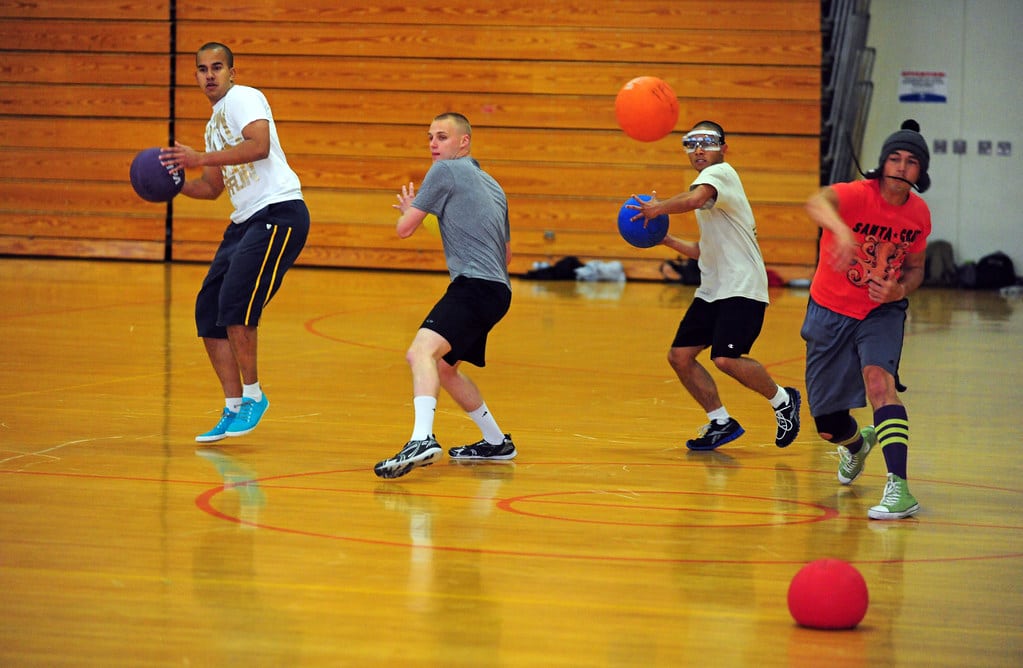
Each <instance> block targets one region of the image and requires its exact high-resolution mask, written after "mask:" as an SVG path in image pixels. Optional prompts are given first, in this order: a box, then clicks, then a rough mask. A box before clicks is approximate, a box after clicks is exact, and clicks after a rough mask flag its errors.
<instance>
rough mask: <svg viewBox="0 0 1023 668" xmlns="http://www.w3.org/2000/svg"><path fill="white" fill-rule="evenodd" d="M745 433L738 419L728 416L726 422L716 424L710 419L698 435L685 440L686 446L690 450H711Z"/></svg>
mask: <svg viewBox="0 0 1023 668" xmlns="http://www.w3.org/2000/svg"><path fill="white" fill-rule="evenodd" d="M745 433H746V430H745V429H743V428H742V425H740V424H739V421H738V420H736V419H735V418H731V417H730V418H728V422H726V423H724V424H718V423H717V422H715V421H714V420H711V421H710V423H709V424H705V425H703V427H702V428H701V429H700V435H699V436H698V437H697V438H692V439H689V440H688V441H686V447H687V448H689V449H690V450H697V451H701V450H713V449H715V448H717V447H718V446H721V445H724V444H725V443H731V442H732V441H734V440H735V439H737V438H739V437H740V436H742V435H743V434H745Z"/></svg>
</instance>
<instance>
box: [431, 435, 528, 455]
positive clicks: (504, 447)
mask: <svg viewBox="0 0 1023 668" xmlns="http://www.w3.org/2000/svg"><path fill="white" fill-rule="evenodd" d="M517 454H519V453H518V452H517V451H516V450H515V444H514V443H512V439H511V434H505V435H504V441H503V442H502V443H501V444H500V445H494V444H492V443H487V442H486V440H482V441H476V442H475V443H473V444H472V445H462V446H459V447H457V448H451V449H450V450H448V456H450V457H451V458H452V459H458V460H462V461H473V460H480V459H515V455H517Z"/></svg>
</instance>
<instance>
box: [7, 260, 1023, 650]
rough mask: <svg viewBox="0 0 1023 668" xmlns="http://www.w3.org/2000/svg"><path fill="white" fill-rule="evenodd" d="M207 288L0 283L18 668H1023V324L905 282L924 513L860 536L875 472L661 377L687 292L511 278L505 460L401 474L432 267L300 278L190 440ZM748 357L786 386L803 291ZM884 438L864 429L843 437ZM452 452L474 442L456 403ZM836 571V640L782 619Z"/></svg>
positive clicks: (993, 297) (211, 386) (132, 266)
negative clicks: (230, 408)
mask: <svg viewBox="0 0 1023 668" xmlns="http://www.w3.org/2000/svg"><path fill="white" fill-rule="evenodd" d="M204 270H205V267H204V266H199V265H190V264H173V265H163V264H145V263H119V262H92V261H79V260H33V259H12V258H7V259H0V298H2V303H3V309H2V312H0V339H2V341H3V342H4V346H5V348H6V351H7V352H6V353H5V354H4V356H3V358H2V362H0V473H2V475H0V587H2V589H3V604H2V606H0V664H2V665H4V666H94V665H96V666H104V665H109V666H118V665H119V666H228V665H242V666H405V667H414V666H544V667H549V666H687V665H691V666H818V665H827V666H870V667H873V666H920V665H928V666H937V665H943V666H967V665H970V666H1018V665H1020V664H1021V662H1023V509H1021V508H1023V503H1021V502H1023V499H1021V492H1023V483H1021V482H1020V464H1019V462H1020V457H1021V456H1023V455H1021V454H1020V450H1019V449H1018V448H1019V447H1020V443H1021V441H1023V420H1021V418H1020V405H1021V404H1023V390H1021V389H1020V388H1021V383H1020V378H1021V377H1023V354H1021V348H1023V301H1020V300H1019V299H1018V298H1016V299H1006V298H1002V297H1000V296H999V295H998V294H997V293H975V292H961V291H944V290H923V291H921V292H919V293H918V294H917V295H915V296H914V297H913V300H912V307H911V321H910V323H909V325H908V337H907V346H906V353H905V356H904V359H903V367H902V368H903V380H904V381H905V382H906V383H907V384H908V385H909V388H910V389H909V392H908V393H906V394H905V395H904V399H905V402H906V404H907V407H908V410H909V415H910V420H911V428H912V432H911V434H912V440H911V448H910V482H911V486H912V490H913V492H914V493H915V495H916V496H917V497H918V499H919V500H920V502H921V504H922V510H921V512H920V514H919V515H918V516H917V517H916V518H913V519H911V520H907V521H900V522H875V521H869V520H868V519H867V518H866V510H867V508H868V507H869V506H870V505H873V504H875V503H877V502H878V501H879V500H880V497H881V492H882V487H883V481H884V466H883V458H882V456H881V455H880V454H877V455H874V456H873V457H872V458H871V460H870V461H869V462H868V471H867V473H866V474H865V475H864V476H863V477H862V478H861V479H860V480H859V481H857V482H856V483H855V484H853V485H851V486H849V487H842V486H841V485H839V484H838V483H837V481H836V479H835V467H836V461H837V459H836V457H837V456H836V454H835V451H834V448H833V447H830V446H829V445H828V444H827V443H825V442H823V441H821V440H820V439H819V438H817V436H816V434H815V432H814V429H813V425H812V420H811V418H810V414H809V410H808V409H807V408H806V406H805V405H804V410H803V415H802V417H803V421H804V425H803V431H802V433H801V434H800V436H799V438H798V440H797V441H796V443H794V444H793V445H792V446H790V447H789V448H787V449H784V450H779V449H777V448H776V447H775V446H774V445H773V434H774V415H773V413H772V411H771V409H770V407H769V405H768V404H767V402H766V401H764V400H763V399H761V398H760V397H758V396H755V395H753V394H752V393H751V392H749V391H747V390H745V389H743V388H741V387H739V386H738V385H737V384H736V383H734V382H733V381H731V380H729V379H723V380H720V387H721V390H722V395H723V398H724V400H725V403H726V406H727V407H728V408H729V410H730V411H731V412H732V414H733V415H735V416H736V417H738V418H739V419H740V420H741V421H742V423H743V425H744V426H745V427H746V429H747V433H746V435H745V436H743V437H742V438H741V439H739V440H738V441H736V442H734V443H732V444H729V445H727V446H725V447H723V448H721V449H720V451H718V452H713V453H689V452H688V451H687V450H686V449H685V447H684V441H685V439H686V438H689V437H691V436H692V435H693V434H695V432H696V430H697V428H698V427H699V426H700V425H701V424H703V422H704V421H705V416H704V415H703V414H702V412H701V411H700V410H699V409H698V407H697V406H696V404H695V403H694V402H693V401H692V400H691V399H690V398H689V397H688V396H686V395H685V394H684V393H683V391H682V389H681V387H680V385H679V384H678V382H677V380H676V379H675V378H674V376H673V374H672V372H671V370H670V368H669V367H668V365H667V363H666V361H665V354H666V351H667V346H668V345H669V343H670V340H671V336H672V334H673V332H674V328H675V326H676V324H677V321H678V319H679V317H680V315H681V313H682V311H683V309H684V308H685V307H686V305H687V304H688V302H689V300H690V298H691V296H692V290H693V289H692V288H688V287H682V286H678V285H669V284H659V283H638V282H630V283H627V284H600V283H574V282H569V283H543V282H530V281H525V280H516V281H515V285H514V288H515V297H514V301H513V305H512V310H511V312H510V313H509V315H508V317H507V318H506V320H505V321H504V322H503V323H502V324H501V325H500V326H499V327H498V329H497V330H495V332H494V334H493V336H492V340H491V341H492V342H491V350H490V355H489V357H490V364H489V365H488V366H487V367H486V368H485V369H475V368H469V369H468V371H469V374H470V375H471V376H472V377H473V378H474V379H475V380H476V381H477V383H478V384H479V385H480V387H481V388H482V390H483V392H484V395H485V397H486V399H487V402H488V404H489V405H490V407H491V409H492V410H493V411H494V413H495V415H496V416H497V418H498V420H499V422H500V424H501V426H502V428H503V429H504V430H505V431H509V432H511V433H512V434H513V437H514V440H515V442H516V444H517V445H518V447H519V452H520V454H519V457H518V459H517V460H515V462H514V463H503V464H497V463H488V464H479V465H475V466H460V465H455V464H453V463H451V462H449V461H447V460H445V461H443V462H441V463H439V464H437V465H435V466H432V467H429V468H425V469H419V470H416V471H414V472H412V473H411V474H410V475H408V476H406V477H404V478H401V479H398V480H394V481H383V480H379V479H377V478H376V477H375V476H374V475H373V472H372V466H373V464H374V462H376V461H377V460H378V459H381V458H383V457H385V456H388V455H391V454H393V453H394V452H396V451H397V449H398V448H399V447H400V446H401V445H402V444H403V443H404V442H405V440H406V439H407V438H408V435H409V433H410V431H411V425H412V409H411V396H410V391H411V389H410V379H409V373H408V369H407V367H406V364H405V361H404V350H405V347H406V346H407V344H408V342H409V341H410V340H411V336H412V334H413V332H414V331H415V329H416V327H417V326H418V324H419V322H420V320H421V318H422V317H423V315H424V314H425V313H426V311H427V309H428V308H429V307H430V306H431V305H432V304H433V302H434V301H435V299H436V298H437V297H438V296H439V295H440V294H441V292H442V290H443V289H444V287H445V284H446V281H447V277H446V275H440V274H435V273H399V272H370V271H344V270H326V269H320V270H317V269H306V268H303V269H296V270H294V271H293V272H292V273H291V274H289V275H288V277H287V279H286V281H285V284H284V287H283V289H282V291H281V293H280V294H279V295H278V297H277V298H276V299H275V301H274V303H273V304H271V306H270V308H269V310H268V311H267V314H266V316H265V318H264V322H263V324H262V326H261V328H260V355H261V359H260V363H261V368H260V372H261V380H262V383H263V386H264V389H265V390H266V392H267V394H268V396H269V397H270V401H271V407H270V410H269V412H268V413H267V415H266V418H265V419H264V421H263V423H262V424H261V425H260V426H259V428H258V429H257V430H256V431H254V432H253V433H252V434H250V435H249V436H246V437H241V438H236V439H229V440H226V441H221V442H219V443H217V444H214V445H213V446H208V447H199V444H197V443H195V441H194V440H193V437H194V435H195V434H197V433H199V432H201V431H205V430H206V429H208V428H209V427H210V426H212V424H213V423H214V422H216V420H217V417H218V415H219V412H220V409H221V406H222V403H221V402H222V398H221V397H220V392H219V388H218V386H217V385H216V382H215V379H214V376H213V373H212V371H211V370H210V369H209V367H208V363H207V361H206V359H205V355H204V353H203V351H202V347H201V344H200V342H199V341H198V340H197V339H196V338H195V334H194V329H193V324H192V300H193V297H194V294H195V291H196V289H197V288H198V285H199V282H200V280H201V278H202V275H203V273H204ZM772 299H773V304H772V306H771V308H770V309H769V310H768V316H767V323H766V326H765V331H764V333H763V335H762V336H761V339H760V341H759V342H758V344H757V346H756V348H755V349H754V351H753V356H754V357H756V358H757V359H759V360H760V361H761V362H762V363H763V364H764V365H765V366H767V368H768V369H769V370H770V372H771V373H772V374H773V375H774V376H775V378H776V379H777V380H778V381H780V382H782V383H783V384H794V385H796V386H797V387H800V388H802V386H803V382H802V375H803V345H802V341H801V340H800V338H799V327H800V323H801V320H802V316H803V312H804V307H805V303H806V293H805V291H803V290H793V289H778V290H775V291H773V292H772ZM857 417H858V418H860V419H861V421H869V419H870V416H869V414H868V413H866V412H861V413H859V414H858V415H857ZM436 430H437V435H438V438H439V440H440V442H441V444H442V445H444V446H445V447H450V446H453V445H459V444H463V443H468V442H471V441H475V440H477V439H478V432H477V430H476V429H475V426H474V425H473V424H472V422H471V421H470V420H469V419H468V418H467V417H466V416H464V415H463V414H461V413H460V411H459V410H458V409H457V408H456V407H455V405H454V404H453V402H452V401H451V400H450V399H449V398H447V397H445V396H442V398H441V402H440V405H439V408H438V415H437V420H436ZM824 557H834V558H840V559H845V560H847V561H850V562H852V563H853V564H854V565H856V567H857V568H858V569H859V570H860V571H861V572H862V573H863V575H864V577H865V578H866V581H867V584H868V587H869V590H870V607H869V609H868V611H867V615H866V618H865V619H864V621H863V623H862V624H861V625H860V627H859V628H858V629H857V630H855V631H846V632H827V631H814V630H809V629H804V628H800V627H798V626H797V625H796V624H795V623H794V622H793V621H792V619H791V617H790V615H789V613H788V610H787V607H786V591H787V587H788V583H789V581H790V580H791V578H792V576H793V575H794V574H795V573H796V571H797V570H798V569H799V567H800V566H801V565H803V564H804V563H806V562H808V561H811V560H814V559H819V558H824Z"/></svg>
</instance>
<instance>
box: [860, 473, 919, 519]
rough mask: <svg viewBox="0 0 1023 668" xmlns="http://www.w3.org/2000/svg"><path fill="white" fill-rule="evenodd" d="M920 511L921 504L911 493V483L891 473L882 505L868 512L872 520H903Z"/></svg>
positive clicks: (882, 498) (885, 487)
mask: <svg viewBox="0 0 1023 668" xmlns="http://www.w3.org/2000/svg"><path fill="white" fill-rule="evenodd" d="M918 510H920V504H919V503H917V502H916V499H914V498H913V495H912V494H910V493H909V483H907V482H906V481H905V480H903V479H902V478H900V477H899V476H897V475H895V474H894V473H889V474H888V483H887V484H885V486H884V496H883V497H881V503H879V504H878V505H876V506H874V507H872V508H871V509H870V510H868V511H867V517H869V518H870V519H872V520H901V519H902V518H904V517H909V516H910V515H914V514H916V512H917V511H918Z"/></svg>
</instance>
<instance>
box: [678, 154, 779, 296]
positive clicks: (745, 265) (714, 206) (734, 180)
mask: <svg viewBox="0 0 1023 668" xmlns="http://www.w3.org/2000/svg"><path fill="white" fill-rule="evenodd" d="M701 184H707V185H709V186H713V188H714V189H715V190H717V197H716V198H715V199H713V200H711V201H710V202H708V204H707V206H706V207H705V208H703V209H697V211H696V212H695V213H696V221H697V222H698V223H699V225H700V262H699V264H700V287H699V288H697V289H696V296H697V297H699V298H701V299H703V300H705V301H709V302H711V301H716V300H719V299H727V298H728V297H746V298H748V299H753V300H755V301H758V302H764V303H765V304H767V303H770V299H769V298H768V296H767V269H766V268H765V267H764V258H763V256H762V255H761V254H760V246H759V245H758V244H757V224H756V221H755V220H754V219H753V210H752V209H751V208H750V205H749V200H748V199H747V198H746V191H745V190H744V189H743V187H742V181H741V180H740V179H739V174H738V173H737V172H736V171H735V169H733V168H732V166H731V165H729V164H728V163H727V162H719V163H717V164H715V165H710V166H709V167H706V168H704V170H703V171H702V172H700V174H699V176H697V177H696V180H695V181H693V184H692V185H691V186H690V187H689V189H690V190H692V189H693V188H695V187H696V186H698V185H701Z"/></svg>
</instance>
